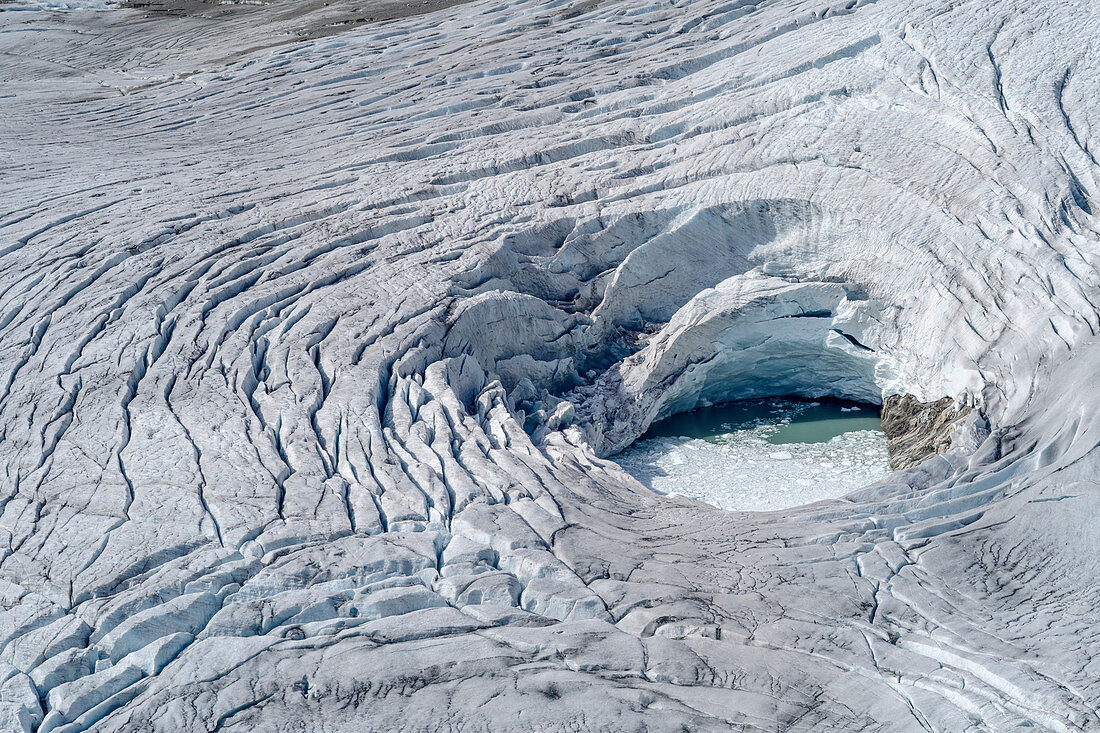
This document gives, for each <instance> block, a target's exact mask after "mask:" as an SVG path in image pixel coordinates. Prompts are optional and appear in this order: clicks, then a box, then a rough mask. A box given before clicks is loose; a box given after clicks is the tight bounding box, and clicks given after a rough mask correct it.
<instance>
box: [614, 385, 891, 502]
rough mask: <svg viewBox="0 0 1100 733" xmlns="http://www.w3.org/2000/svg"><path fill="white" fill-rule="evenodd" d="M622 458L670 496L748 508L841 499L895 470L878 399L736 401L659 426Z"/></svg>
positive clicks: (645, 481)
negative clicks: (871, 402) (863, 401)
mask: <svg viewBox="0 0 1100 733" xmlns="http://www.w3.org/2000/svg"><path fill="white" fill-rule="evenodd" d="M615 460H616V461H617V462H618V463H619V465H621V466H622V467H623V468H625V469H626V470H627V471H629V472H630V473H631V474H633V475H634V477H635V478H637V479H638V480H639V481H641V482H642V483H643V484H645V485H646V486H648V487H649V488H651V489H653V490H654V491H657V492H659V493H662V494H672V495H681V496H688V497H691V498H693V499H698V500H699V501H704V502H706V503H708V504H712V505H714V506H717V507H720V508H722V509H729V510H738V511H774V510H778V509H785V508H788V507H793V506H799V505H802V504H809V503H811V502H815V501H820V500H822V499H833V498H837V497H840V496H844V495H845V494H847V493H849V492H851V491H853V490H855V489H858V488H860V487H862V486H866V485H867V484H870V483H872V482H874V481H876V480H878V479H880V478H882V477H884V476H886V475H887V474H888V473H889V461H888V458H887V452H886V436H885V435H883V433H882V429H881V425H880V423H879V408H878V407H877V406H876V405H866V404H859V403H855V402H845V401H842V400H834V399H821V400H812V401H811V400H800V399H791V398H779V399H767V400H753V401H750V402H734V403H730V404H726V405H718V406H715V407H707V408H703V409H699V410H693V411H692V412H688V413H683V414H681V415H675V416H674V417H672V418H669V419H668V420H663V421H661V422H659V423H656V424H654V425H653V426H652V427H651V428H650V430H649V432H647V433H646V434H645V435H643V436H642V437H641V438H640V439H639V440H638V441H637V442H635V443H634V445H632V446H630V447H629V448H627V449H626V450H625V451H623V452H622V453H620V454H619V455H617V456H616V457H615Z"/></svg>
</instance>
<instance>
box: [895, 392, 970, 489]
mask: <svg viewBox="0 0 1100 733" xmlns="http://www.w3.org/2000/svg"><path fill="white" fill-rule="evenodd" d="M968 414H970V408H969V407H964V408H962V409H961V410H956V409H955V401H954V400H952V399H951V398H950V397H944V398H942V399H939V400H936V401H935V402H921V401H920V400H918V399H917V398H916V397H914V396H913V395H910V394H907V395H890V396H889V397H887V398H886V399H884V400H883V401H882V431H883V432H884V433H886V441H887V443H886V446H887V449H888V450H889V452H890V468H892V469H893V470H895V471H897V470H900V469H902V468H910V467H912V466H916V465H917V464H918V463H921V462H922V461H924V460H925V459H928V458H931V457H932V456H934V455H938V454H940V453H943V452H944V451H945V450H947V449H948V448H950V447H951V433H952V431H953V430H954V427H955V423H957V422H958V421H959V420H961V419H963V418H964V417H966V416H967V415H968Z"/></svg>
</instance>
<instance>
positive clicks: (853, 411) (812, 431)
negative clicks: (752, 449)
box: [641, 398, 882, 445]
mask: <svg viewBox="0 0 1100 733" xmlns="http://www.w3.org/2000/svg"><path fill="white" fill-rule="evenodd" d="M879 420H880V413H879V407H878V405H868V404H864V403H861V402H849V401H847V400H837V399H820V400H799V399H794V398H780V399H775V398H771V399H765V400H747V401H744V402H730V403H728V404H725V405H715V406H713V407H702V408H700V409H698V410H692V411H691V412H683V413H680V414H679V415H673V416H672V417H670V418H668V419H667V420H662V421H661V422H659V423H654V424H653V425H652V426H651V427H650V428H649V430H648V431H647V432H646V434H645V435H643V436H642V438H641V439H642V440H648V439H649V438H660V437H680V436H683V437H688V438H699V439H702V440H709V441H717V440H720V438H721V436H723V435H725V434H727V433H730V432H734V431H737V430H749V429H752V428H757V427H762V426H773V427H774V428H775V429H774V430H770V431H767V434H766V435H765V436H764V439H765V440H767V441H768V442H769V443H772V444H774V445H782V444H785V443H824V442H826V441H829V440H832V439H833V438H835V437H837V436H838V435H843V434H844V433H850V432H854V431H857V430H881V429H882V426H881V424H880V422H879Z"/></svg>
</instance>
